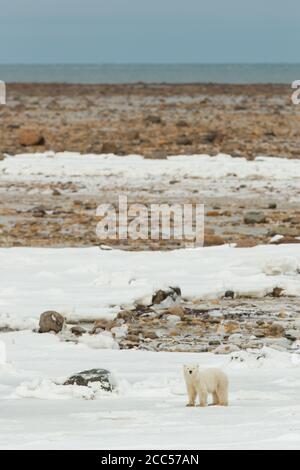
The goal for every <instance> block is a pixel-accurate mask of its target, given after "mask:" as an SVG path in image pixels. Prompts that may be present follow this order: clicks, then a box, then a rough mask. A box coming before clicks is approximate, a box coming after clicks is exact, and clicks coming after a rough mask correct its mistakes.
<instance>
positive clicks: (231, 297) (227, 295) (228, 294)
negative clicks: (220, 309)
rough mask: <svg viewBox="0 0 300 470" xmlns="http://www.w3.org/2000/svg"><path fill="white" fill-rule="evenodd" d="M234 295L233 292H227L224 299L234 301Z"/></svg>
mask: <svg viewBox="0 0 300 470" xmlns="http://www.w3.org/2000/svg"><path fill="white" fill-rule="evenodd" d="M234 296H235V293H234V291H233V290H227V291H226V292H225V294H224V297H225V299H234Z"/></svg>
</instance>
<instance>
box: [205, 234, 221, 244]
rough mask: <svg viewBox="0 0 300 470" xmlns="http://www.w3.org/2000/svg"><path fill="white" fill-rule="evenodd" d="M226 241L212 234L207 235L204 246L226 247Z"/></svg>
mask: <svg viewBox="0 0 300 470" xmlns="http://www.w3.org/2000/svg"><path fill="white" fill-rule="evenodd" d="M225 243H226V241H225V240H224V239H223V238H222V237H221V236H220V235H215V234H212V233H205V235H204V246H220V245H225Z"/></svg>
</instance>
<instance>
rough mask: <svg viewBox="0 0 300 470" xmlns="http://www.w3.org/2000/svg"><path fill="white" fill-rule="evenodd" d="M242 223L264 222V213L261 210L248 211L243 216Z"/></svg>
mask: <svg viewBox="0 0 300 470" xmlns="http://www.w3.org/2000/svg"><path fill="white" fill-rule="evenodd" d="M244 223H245V224H248V225H251V224H264V223H266V216H265V213H264V212H262V211H250V212H247V213H246V214H245V216H244Z"/></svg>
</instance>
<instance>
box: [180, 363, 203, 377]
mask: <svg viewBox="0 0 300 470" xmlns="http://www.w3.org/2000/svg"><path fill="white" fill-rule="evenodd" d="M183 371H184V374H185V375H187V376H189V375H190V376H193V375H195V374H196V373H197V372H198V371H199V366H198V364H185V365H184V366H183Z"/></svg>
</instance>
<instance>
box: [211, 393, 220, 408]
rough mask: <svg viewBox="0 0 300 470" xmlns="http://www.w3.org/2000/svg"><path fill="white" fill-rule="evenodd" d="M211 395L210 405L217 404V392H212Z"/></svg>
mask: <svg viewBox="0 0 300 470" xmlns="http://www.w3.org/2000/svg"><path fill="white" fill-rule="evenodd" d="M212 396H213V402H212V405H213V406H215V405H218V404H219V397H218V394H217V392H213V394H212Z"/></svg>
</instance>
